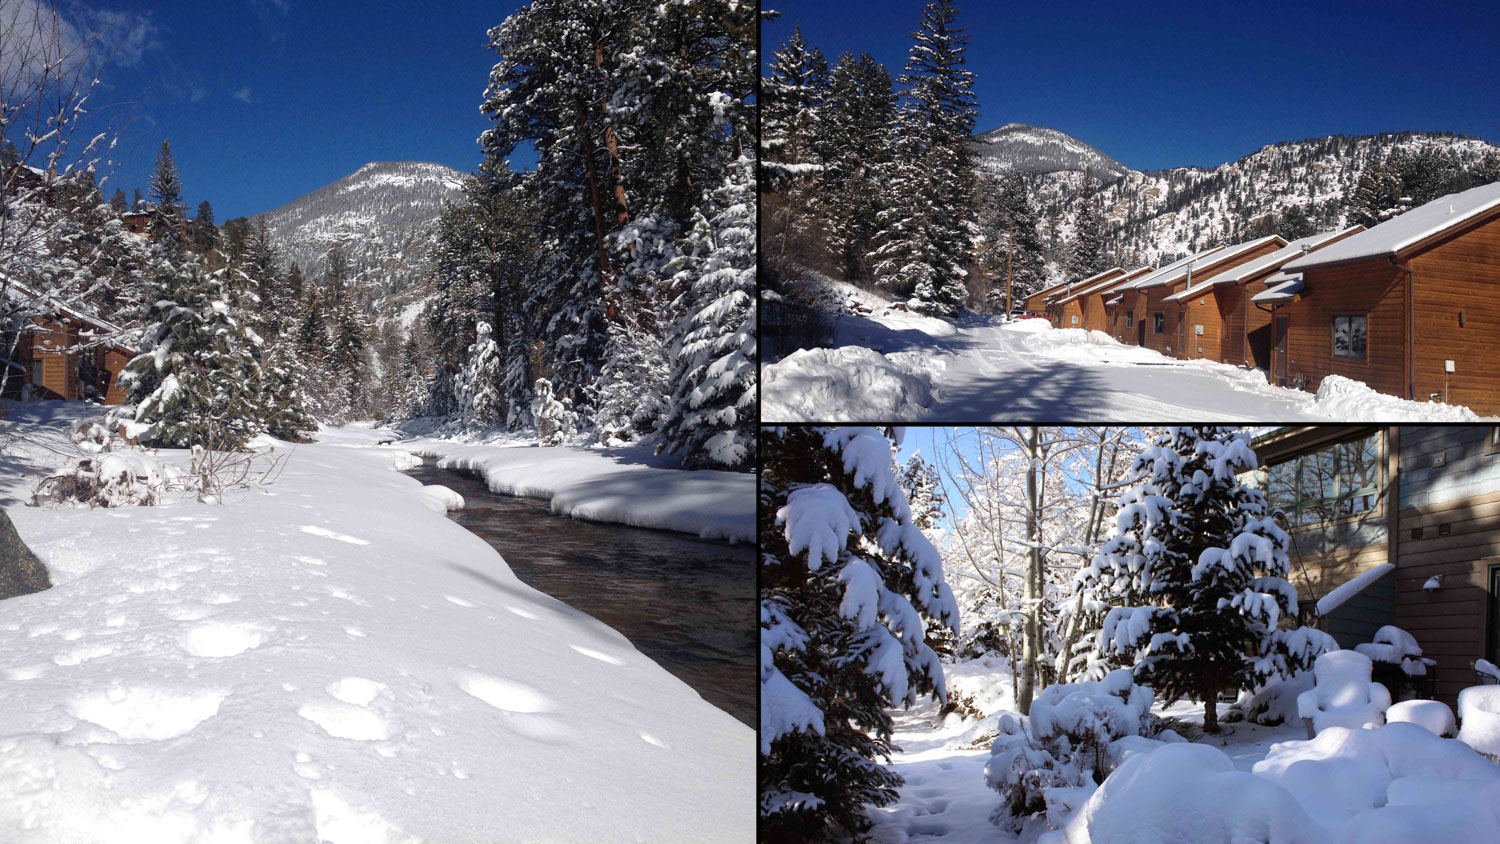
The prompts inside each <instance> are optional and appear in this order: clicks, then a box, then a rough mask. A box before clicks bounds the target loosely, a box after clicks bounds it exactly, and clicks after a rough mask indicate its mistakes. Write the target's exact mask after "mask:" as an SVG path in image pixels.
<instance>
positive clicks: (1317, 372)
mask: <svg viewBox="0 0 1500 844" xmlns="http://www.w3.org/2000/svg"><path fill="white" fill-rule="evenodd" d="M1404 276H1405V274H1404V273H1402V272H1401V271H1400V270H1398V269H1396V268H1395V267H1393V266H1391V265H1390V263H1389V262H1374V261H1363V262H1360V263H1357V264H1343V265H1340V266H1332V267H1312V268H1311V269H1309V270H1307V271H1306V272H1305V273H1304V274H1303V284H1304V287H1303V292H1302V294H1301V295H1300V296H1299V297H1298V299H1297V300H1296V301H1295V302H1292V303H1290V304H1288V305H1284V306H1282V307H1279V308H1277V309H1276V311H1275V314H1276V316H1285V317H1288V318H1289V320H1288V337H1287V375H1288V377H1289V379H1291V380H1292V381H1293V382H1294V383H1295V382H1297V380H1298V378H1299V376H1300V377H1301V378H1302V379H1304V380H1305V383H1303V384H1302V386H1303V387H1304V388H1305V389H1307V390H1317V389H1318V384H1320V383H1322V381H1323V378H1324V377H1325V376H1327V375H1334V374H1336V375H1343V376H1345V377H1348V378H1353V379H1354V380H1356V381H1363V382H1364V383H1366V384H1368V385H1370V387H1371V388H1373V389H1375V390H1377V391H1379V392H1382V393H1389V394H1391V395H1395V396H1405V394H1406V377H1405V354H1406V348H1405V344H1404V340H1403V330H1402V326H1403V316H1404V315H1403V313H1402V309H1403V308H1404V293H1403V288H1402V284H1403V281H1404ZM1360 314H1363V315H1365V317H1366V330H1367V331H1368V338H1367V341H1366V352H1365V359H1364V360H1362V361H1360V360H1354V359H1352V358H1341V357H1334V355H1333V318H1334V317H1335V316H1341V315H1360ZM1275 370H1276V367H1275V361H1274V360H1273V362H1272V371H1273V372H1274V371H1275Z"/></svg>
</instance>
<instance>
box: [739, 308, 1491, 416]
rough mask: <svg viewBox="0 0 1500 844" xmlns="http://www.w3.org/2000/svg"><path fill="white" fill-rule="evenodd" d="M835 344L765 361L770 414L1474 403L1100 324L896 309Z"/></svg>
mask: <svg viewBox="0 0 1500 844" xmlns="http://www.w3.org/2000/svg"><path fill="white" fill-rule="evenodd" d="M835 320H836V321H835V341H834V342H835V345H836V346H837V347H838V348H835V349H808V350H803V351H799V352H795V353H793V354H791V355H788V356H787V357H786V358H784V359H782V360H781V361H779V362H777V363H774V364H768V365H765V366H762V367H761V372H762V393H761V395H762V400H763V404H762V407H761V421H762V422H767V423H771V422H812V421H862V422H952V423H957V422H986V421H996V422H999V421H1012V422H1028V423H1041V422H1049V423H1059V422H1063V423H1067V422H1120V423H1124V422H1139V423H1161V422H1173V421H1193V422H1276V423H1283V422H1296V421H1309V422H1313V421H1330V420H1334V421H1382V422H1397V421H1457V420H1472V419H1474V418H1475V417H1474V415H1473V414H1472V413H1470V412H1469V411H1468V410H1467V409H1466V408H1460V407H1452V406H1449V405H1439V404H1434V403H1430V402H1425V403H1418V402H1409V401H1403V400H1400V399H1396V398H1394V397H1390V396H1384V395H1381V394H1378V393H1375V392H1373V391H1371V390H1369V389H1368V388H1367V387H1365V386H1364V385H1363V384H1360V383H1358V382H1355V381H1349V380H1347V379H1342V378H1330V379H1328V381H1327V382H1326V383H1327V386H1326V387H1325V389H1324V390H1323V391H1322V394H1320V395H1316V396H1315V395H1313V394H1312V393H1308V392H1304V391H1301V390H1290V389H1285V388H1281V387H1273V386H1271V385H1270V384H1268V383H1267V382H1266V379H1265V376H1264V374H1263V373H1261V372H1258V371H1255V370H1250V369H1246V368H1244V367H1235V366H1229V365H1227V364H1220V363H1214V362H1211V361H1206V360H1193V361H1181V360H1176V359H1174V358H1169V357H1166V356H1164V355H1161V354H1159V353H1157V352H1154V351H1151V350H1149V349H1144V348H1139V347H1136V346H1125V345H1121V344H1120V343H1117V342H1115V341H1114V340H1113V339H1112V338H1110V337H1108V336H1107V335H1105V334H1103V333H1101V332H1097V331H1093V332H1090V331H1084V330H1081V329H1054V328H1052V327H1051V326H1050V325H1049V324H1048V323H1047V322H1046V321H1045V320H1040V319H1029V320H1019V321H1016V322H1012V323H1002V322H1000V321H999V320H998V319H996V318H991V317H979V316H969V317H966V318H964V319H963V320H961V321H960V322H959V323H958V324H957V325H956V326H955V325H954V324H953V323H950V322H946V321H943V320H938V319H933V318H929V317H922V316H918V315H915V314H911V313H907V312H904V311H899V310H893V309H890V308H879V309H876V310H875V312H874V313H873V314H872V315H869V316H859V315H851V314H844V315H840V316H838V317H836V318H835Z"/></svg>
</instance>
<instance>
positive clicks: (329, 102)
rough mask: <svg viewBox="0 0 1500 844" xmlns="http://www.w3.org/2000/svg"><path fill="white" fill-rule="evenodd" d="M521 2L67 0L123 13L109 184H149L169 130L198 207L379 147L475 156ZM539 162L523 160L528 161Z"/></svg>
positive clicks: (337, 166)
mask: <svg viewBox="0 0 1500 844" xmlns="http://www.w3.org/2000/svg"><path fill="white" fill-rule="evenodd" d="M521 5H522V4H521V3H519V2H503V3H459V2H451V3H450V2H444V3H440V4H439V3H434V4H429V3H426V2H419V3H411V2H400V3H398V2H386V0H372V2H361V3H355V2H339V1H338V0H213V2H202V0H192V1H191V2H189V0H161V2H151V3H141V2H122V1H121V0H88V2H87V3H86V4H84V3H78V2H70V1H69V0H65V2H64V5H63V9H64V12H65V14H66V15H67V16H68V17H69V19H70V21H72V22H75V25H77V26H78V27H79V28H80V29H82V30H84V31H88V30H89V29H91V28H92V27H90V26H89V24H91V23H92V24H95V25H98V24H99V23H101V22H111V21H112V22H116V26H115V27H114V28H113V29H112V30H111V32H113V33H115V36H116V37H115V38H114V42H115V43H117V44H119V45H121V46H122V49H120V50H118V51H117V53H116V57H115V60H114V61H113V62H112V63H111V64H110V65H108V66H106V67H105V68H104V70H103V76H102V80H101V85H102V87H101V89H100V91H99V94H98V96H97V97H96V98H95V103H94V116H95V118H96V119H100V120H104V119H107V120H109V121H111V122H113V123H116V124H118V125H122V126H123V135H122V137H121V139H120V143H119V145H118V146H117V147H116V149H115V151H114V153H113V154H112V156H111V158H112V159H114V160H115V161H116V162H117V169H116V171H115V173H114V176H113V178H112V179H111V187H109V188H107V190H106V194H108V193H112V192H113V186H119V187H123V188H124V189H125V193H126V195H127V196H128V195H129V194H130V192H131V188H133V187H136V186H139V187H140V188H141V189H142V190H143V191H144V190H145V189H146V178H147V175H148V174H149V172H150V167H151V164H152V162H153V161H154V159H155V157H156V151H157V148H158V147H159V146H160V145H161V141H162V139H163V138H168V139H170V140H171V142H172V149H173V151H174V153H176V155H177V161H178V165H179V167H180V169H181V171H182V178H183V186H184V191H185V194H186V199H187V201H188V202H189V208H190V209H192V210H196V208H197V205H198V202H199V201H200V200H203V199H208V200H209V201H210V202H211V203H212V204H213V206H214V212H215V216H216V217H217V219H218V220H219V221H220V222H222V221H224V220H226V219H229V218H231V217H236V216H244V215H250V214H255V213H259V212H261V211H266V210H269V209H271V208H273V207H275V206H277V205H281V204H283V203H286V202H290V201H291V200H293V199H296V198H297V197H299V196H302V195H303V194H305V193H308V192H309V191H312V190H315V189H317V188H319V187H322V186H323V185H325V184H327V183H329V182H332V181H334V180H336V179H338V178H340V177H342V176H345V175H348V174H349V173H351V172H353V171H355V170H357V169H358V168H359V167H360V166H361V165H363V164H365V163H367V162H370V161H389V160H423V161H436V162H440V163H442V164H447V165H449V166H452V167H455V168H458V169H460V170H464V171H469V170H473V169H474V168H475V167H476V166H477V165H478V163H479V159H480V155H479V148H478V145H477V142H476V139H477V138H478V135H479V133H480V132H481V131H483V130H484V129H485V128H486V126H487V125H488V121H487V120H486V119H485V118H484V117H483V116H482V115H481V114H480V113H479V105H480V103H481V102H482V100H483V94H484V88H485V84H486V82H487V80H488V75H489V71H490V68H491V67H493V66H494V63H495V61H496V56H495V54H493V53H491V52H489V51H488V50H487V49H486V45H487V43H488V39H487V37H486V31H487V30H488V29H489V28H490V27H492V26H496V25H498V24H499V23H500V22H501V21H502V20H504V19H505V17H506V15H508V14H509V13H510V12H512V11H514V10H515V9H516V8H519V7H520V6H521ZM528 163H529V162H523V161H518V162H517V164H518V165H521V166H525V165H526V164H528Z"/></svg>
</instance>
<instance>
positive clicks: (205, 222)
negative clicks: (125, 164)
mask: <svg viewBox="0 0 1500 844" xmlns="http://www.w3.org/2000/svg"><path fill="white" fill-rule="evenodd" d="M121 199H122V200H123V199H124V197H123V196H122V197H121ZM218 246H219V227H218V226H216V225H214V207H213V206H212V205H210V204H209V203H208V200H206V199H205V200H203V201H202V202H200V203H198V216H196V217H194V218H193V251H194V252H196V253H198V254H199V255H207V254H209V253H210V252H212V251H214V249H216V248H218Z"/></svg>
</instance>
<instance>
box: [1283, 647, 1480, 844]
mask: <svg viewBox="0 0 1500 844" xmlns="http://www.w3.org/2000/svg"><path fill="white" fill-rule="evenodd" d="M1346 653H1349V652H1347V651H1346ZM1253 770H1254V773H1255V775H1256V776H1257V777H1259V778H1261V779H1264V780H1267V781H1269V782H1271V783H1274V784H1276V785H1279V786H1281V787H1282V788H1284V789H1286V790H1287V791H1288V792H1290V793H1291V794H1293V795H1295V796H1296V798H1297V800H1298V801H1299V802H1300V803H1301V804H1302V805H1303V807H1304V808H1306V809H1307V811H1308V813H1309V814H1310V815H1312V817H1313V819H1314V820H1315V821H1318V822H1320V823H1322V824H1323V825H1324V826H1329V827H1338V826H1340V825H1343V824H1344V823H1346V822H1348V821H1349V820H1350V819H1352V818H1355V817H1357V816H1360V815H1363V814H1365V813H1367V812H1368V811H1369V810H1372V809H1376V810H1379V807H1383V806H1387V804H1392V805H1394V804H1397V803H1398V802H1399V801H1398V800H1397V797H1398V793H1399V791H1400V790H1401V789H1398V785H1402V781H1403V780H1407V781H1408V782H1406V783H1405V784H1404V785H1402V788H1404V789H1406V791H1407V799H1408V800H1409V801H1410V802H1419V799H1420V802H1428V801H1430V800H1439V801H1442V800H1448V799H1451V797H1452V796H1453V795H1455V794H1457V793H1458V792H1459V790H1460V789H1462V788H1463V787H1464V786H1465V784H1475V785H1487V784H1500V766H1497V765H1495V764H1493V763H1492V762H1490V761H1489V760H1487V759H1485V758H1484V757H1483V756H1481V755H1479V754H1478V753H1475V752H1474V751H1473V750H1472V749H1471V748H1469V747H1467V746H1465V745H1464V744H1463V743H1462V742H1457V741H1452V740H1451V739H1443V738H1438V737H1437V736H1435V735H1433V734H1432V733H1431V732H1429V731H1427V730H1426V729H1424V728H1423V727H1420V726H1418V725H1416V724H1406V723H1396V724H1386V725H1385V726H1383V727H1378V728H1375V729H1369V730H1361V729H1347V728H1344V727H1333V728H1330V729H1328V730H1326V731H1324V732H1321V733H1319V734H1318V736H1317V738H1314V739H1313V740H1311V741H1287V742H1280V743H1278V744H1274V745H1272V746H1271V752H1270V753H1269V754H1267V756H1266V758H1265V759H1263V760H1261V761H1259V762H1257V763H1255V766H1254V768H1253ZM1423 786H1428V787H1425V788H1424V787H1423ZM1431 786H1436V788H1435V789H1434V788H1431ZM1418 791H1427V792H1429V793H1428V794H1425V795H1422V794H1417V793H1416V792H1418ZM1433 791H1436V792H1437V793H1431V792H1433ZM1455 808H1457V807H1455ZM1401 814H1402V813H1401V812H1399V811H1397V812H1389V813H1388V817H1390V818H1392V819H1393V820H1394V819H1396V818H1397V817H1399V816H1400V815H1401ZM1339 840H1341V841H1361V842H1363V841H1365V840H1368V839H1364V838H1358V837H1354V838H1351V837H1349V835H1348V831H1347V830H1345V833H1344V836H1343V837H1341V838H1340V839H1339ZM1383 840H1390V839H1389V838H1383ZM1408 840H1429V841H1437V840H1451V841H1463V840H1472V841H1480V840H1492V835H1486V836H1481V837H1478V838H1462V837H1460V838H1449V839H1445V838H1434V837H1430V836H1420V837H1419V838H1416V839H1408Z"/></svg>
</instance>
